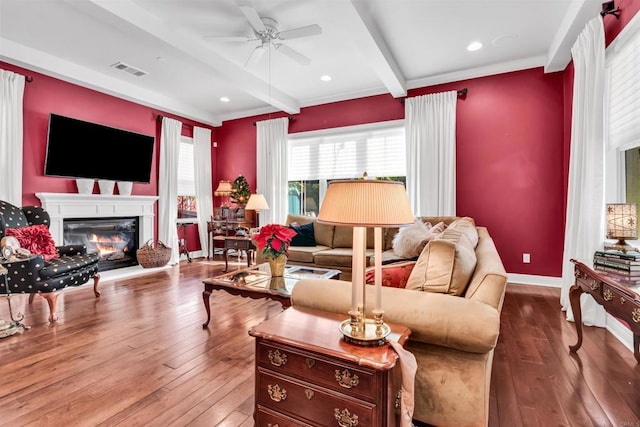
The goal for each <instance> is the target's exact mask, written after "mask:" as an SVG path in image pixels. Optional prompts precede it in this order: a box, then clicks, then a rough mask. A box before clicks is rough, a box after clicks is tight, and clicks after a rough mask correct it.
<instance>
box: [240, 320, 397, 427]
mask: <svg viewBox="0 0 640 427" xmlns="http://www.w3.org/2000/svg"><path fill="white" fill-rule="evenodd" d="M342 320H344V316H340V315H335V314H332V313H323V312H317V311H312V310H303V309H297V308H295V307H292V308H289V309H287V310H285V311H284V312H283V313H282V314H280V315H279V316H276V317H274V318H272V319H269V320H266V321H265V322H263V323H261V324H260V325H258V326H256V327H254V328H252V329H251V330H250V331H249V334H250V335H252V336H254V337H256V392H255V403H256V408H255V414H254V417H255V421H256V426H264V427H267V426H270V427H276V426H278V427H284V426H339V427H345V426H346V427H353V426H356V425H358V426H395V425H398V413H399V408H398V407H399V399H400V395H399V392H400V386H401V373H400V366H399V364H398V363H396V362H397V355H396V353H395V352H394V351H393V349H392V348H391V347H390V346H389V345H383V346H380V347H360V346H356V345H352V344H348V343H346V342H345V341H344V340H343V339H342V335H341V333H340V331H339V329H338V325H339V323H340V322H341V321H342ZM408 336H409V330H408V329H407V328H406V327H401V326H395V325H392V335H391V336H390V337H389V339H394V340H396V341H398V342H400V343H401V344H403V343H404V341H406V339H407V338H408Z"/></svg>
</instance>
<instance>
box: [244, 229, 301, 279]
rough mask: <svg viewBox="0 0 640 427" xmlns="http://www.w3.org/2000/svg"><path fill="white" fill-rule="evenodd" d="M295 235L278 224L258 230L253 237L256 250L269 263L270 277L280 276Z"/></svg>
mask: <svg viewBox="0 0 640 427" xmlns="http://www.w3.org/2000/svg"><path fill="white" fill-rule="evenodd" d="M296 234H297V233H296V232H295V230H293V229H291V228H289V227H285V226H283V225H280V224H267V225H264V226H262V227H261V228H260V232H259V233H258V234H257V235H256V236H255V237H254V240H255V241H256V243H257V245H258V249H261V250H262V254H263V255H264V257H265V258H266V259H267V261H268V262H269V267H270V268H271V275H272V276H276V277H279V276H282V275H283V274H284V267H285V265H286V263H287V257H288V256H289V245H290V244H291V239H293V236H295V235H296Z"/></svg>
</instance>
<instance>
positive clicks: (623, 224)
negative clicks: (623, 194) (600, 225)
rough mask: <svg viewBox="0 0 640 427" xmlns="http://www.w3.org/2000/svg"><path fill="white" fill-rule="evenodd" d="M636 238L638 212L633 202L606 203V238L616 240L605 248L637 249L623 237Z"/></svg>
mask: <svg viewBox="0 0 640 427" xmlns="http://www.w3.org/2000/svg"><path fill="white" fill-rule="evenodd" d="M637 238H638V214H637V207H636V204H635V203H608V204H607V239H617V240H618V241H617V242H616V243H615V244H613V245H609V246H606V248H605V249H618V250H623V251H632V250H637V249H636V248H634V247H633V246H631V245H629V244H628V243H627V242H626V241H625V240H624V239H637Z"/></svg>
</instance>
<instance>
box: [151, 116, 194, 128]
mask: <svg viewBox="0 0 640 427" xmlns="http://www.w3.org/2000/svg"><path fill="white" fill-rule="evenodd" d="M164 118H165V116H163V115H162V114H158V115H157V116H156V120H157V121H162V119H164ZM168 118H171V117H168ZM182 126H191V127H192V128H193V125H190V124H189V123H182Z"/></svg>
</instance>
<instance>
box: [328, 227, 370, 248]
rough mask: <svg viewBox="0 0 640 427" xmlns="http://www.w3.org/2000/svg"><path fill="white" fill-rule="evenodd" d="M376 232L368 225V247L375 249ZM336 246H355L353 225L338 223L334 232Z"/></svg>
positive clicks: (334, 245) (334, 244)
mask: <svg viewBox="0 0 640 427" xmlns="http://www.w3.org/2000/svg"><path fill="white" fill-rule="evenodd" d="M373 245H374V234H373V228H372V227H367V248H368V249H373ZM332 247H334V248H351V247H353V227H346V226H343V225H337V226H336V227H335V231H334V233H333V245H332Z"/></svg>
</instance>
